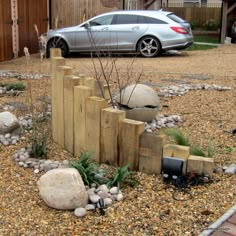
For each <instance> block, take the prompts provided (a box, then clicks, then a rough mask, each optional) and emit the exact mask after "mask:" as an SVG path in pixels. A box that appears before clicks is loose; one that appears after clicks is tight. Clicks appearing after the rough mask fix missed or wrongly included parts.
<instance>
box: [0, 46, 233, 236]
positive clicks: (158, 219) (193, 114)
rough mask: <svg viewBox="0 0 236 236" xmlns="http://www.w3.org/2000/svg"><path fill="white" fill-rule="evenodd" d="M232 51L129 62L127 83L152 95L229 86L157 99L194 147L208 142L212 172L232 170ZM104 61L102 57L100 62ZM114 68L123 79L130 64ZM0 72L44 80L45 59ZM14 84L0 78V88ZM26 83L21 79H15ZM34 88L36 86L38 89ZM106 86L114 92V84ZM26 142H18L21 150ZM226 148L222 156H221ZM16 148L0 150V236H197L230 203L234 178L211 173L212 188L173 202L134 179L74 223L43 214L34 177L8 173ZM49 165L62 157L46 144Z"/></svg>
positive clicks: (84, 67)
mask: <svg viewBox="0 0 236 236" xmlns="http://www.w3.org/2000/svg"><path fill="white" fill-rule="evenodd" d="M235 59H236V45H224V46H220V47H219V48H217V49H212V50H208V51H194V52H182V53H181V54H177V55H176V54H171V55H170V54H169V55H163V56H161V57H158V58H151V59H146V58H145V59H144V58H140V57H137V58H136V59H135V60H134V61H133V66H132V70H133V73H132V76H131V77H135V76H137V75H140V73H141V74H142V77H141V82H145V83H147V82H148V83H149V84H150V85H152V86H153V88H154V89H156V90H157V91H158V90H159V89H160V88H161V87H162V86H167V85H178V84H185V83H186V84H191V83H192V84H209V85H213V84H216V85H221V86H227V87H231V88H232V89H231V90H229V91H214V90H210V91H204V90H197V91H191V92H189V93H187V94H185V95H184V96H179V97H171V98H162V105H163V106H162V109H161V111H160V113H161V114H176V115H179V116H181V117H182V118H183V119H184V122H183V124H182V125H181V129H182V130H183V131H184V132H186V133H188V134H189V135H190V138H191V140H192V141H194V142H195V143H197V144H199V145H201V146H203V147H206V146H207V144H208V142H209V140H213V141H214V142H215V145H216V148H217V156H216V158H215V161H216V164H217V165H221V166H224V165H229V164H231V163H236V151H235V150H236V136H235V135H232V134H230V132H229V131H230V130H232V129H233V128H236V64H235ZM104 60H105V58H104ZM66 63H67V65H69V66H72V67H73V68H74V69H75V70H76V71H78V72H79V73H81V74H84V75H86V76H94V73H93V69H92V68H93V63H92V60H91V59H90V58H89V57H84V56H83V57H78V56H77V57H73V58H72V57H70V58H68V59H66ZM116 63H117V66H118V70H119V71H120V74H121V75H122V76H123V77H122V78H123V79H124V78H127V66H129V65H130V64H132V57H128V56H125V57H118V58H117V61H116ZM0 70H11V71H17V72H21V73H33V74H35V73H38V74H49V71H50V65H49V59H46V60H44V61H42V62H40V60H39V58H38V56H37V55H32V56H31V61H30V63H29V64H28V65H27V64H26V60H25V58H20V59H16V60H13V61H9V62H3V63H0ZM7 80H11V81H15V79H11V78H9V79H7V78H1V77H0V82H6V81H7ZM22 82H23V83H27V81H26V80H22ZM42 83H46V85H45V84H44V86H41V85H42V84H38V82H37V81H36V80H35V81H32V85H33V89H34V91H35V94H37V95H40V94H43V93H45V91H42V90H43V88H45V86H46V87H47V88H48V91H49V93H50V80H49V79H48V78H46V79H45V80H44V82H42ZM39 85H40V86H39ZM112 86H113V87H114V89H116V88H117V84H116V81H115V80H113V84H112ZM12 100H14V101H18V100H21V101H22V102H23V101H24V102H25V101H26V100H27V99H26V97H24V96H23V95H22V96H20V97H18V98H11V97H0V103H1V104H3V103H5V102H9V101H12ZM25 144H26V143H24V142H22V143H21V146H24V145H25ZM227 147H233V148H234V151H232V152H230V153H227V152H226V151H225V149H226V148H227ZM18 149H19V146H17V147H16V146H14V147H7V148H5V147H2V146H0V151H1V154H0V235H1V236H2V235H3V236H5V235H10V236H11V235H12V236H13V235H27V236H29V235H32V236H33V235H37V236H38V235H40V236H41V235H42V236H43V235H48V236H49V235H52V236H54V235H61V236H62V235H63V236H64V235H66V236H67V235H68V236H69V235H72V236H73V235H122V236H123V235H148V236H149V235H157V236H159V235H160V236H161V235H163V236H167V235H169V236H172V235H176V236H180V235H181V236H182V235H183V236H184V235H189V236H190V235H191V236H192V235H198V234H199V233H200V232H201V231H203V230H204V229H205V228H206V227H207V226H209V225H211V224H212V223H213V222H214V221H215V220H216V219H218V218H219V217H220V216H221V215H222V214H223V213H224V212H226V211H227V209H229V208H230V207H232V206H233V205H234V204H236V185H235V183H236V178H235V176H230V177H229V176H226V175H224V174H222V173H218V174H214V182H213V183H212V184H210V185H207V186H199V187H194V188H193V189H192V190H191V191H192V194H193V199H190V200H188V201H175V200H174V199H173V198H172V193H173V189H172V188H168V187H166V186H165V185H164V184H163V183H162V180H161V178H160V176H153V175H145V174H142V173H137V178H138V179H139V181H140V183H141V184H140V185H139V187H138V188H136V189H129V188H128V189H124V191H123V192H124V194H125V199H124V201H122V202H117V203H115V204H113V205H112V206H111V207H110V208H108V209H107V211H106V214H105V216H100V215H99V213H98V212H97V213H92V214H89V215H87V216H86V217H84V218H82V219H80V218H76V217H75V216H74V215H73V212H70V211H65V212H63V211H57V210H54V209H50V208H48V207H47V206H46V205H45V204H44V202H43V201H42V200H41V199H40V198H39V194H38V189H37V185H36V182H37V180H38V178H39V175H36V174H33V172H32V170H28V169H27V170H25V169H23V168H20V167H18V166H16V164H15V163H14V162H13V161H12V160H11V156H12V154H13V153H14V152H15V151H16V150H18ZM49 149H50V150H49V154H50V156H49V158H52V159H58V160H60V159H63V158H65V157H66V156H67V154H66V153H65V152H63V150H61V149H60V147H58V146H57V145H55V144H52V143H50V148H49Z"/></svg>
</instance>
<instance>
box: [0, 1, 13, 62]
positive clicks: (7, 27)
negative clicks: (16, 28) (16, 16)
mask: <svg viewBox="0 0 236 236" xmlns="http://www.w3.org/2000/svg"><path fill="white" fill-rule="evenodd" d="M12 57H13V50H12V19H11V0H0V61H5V60H10V59H12Z"/></svg>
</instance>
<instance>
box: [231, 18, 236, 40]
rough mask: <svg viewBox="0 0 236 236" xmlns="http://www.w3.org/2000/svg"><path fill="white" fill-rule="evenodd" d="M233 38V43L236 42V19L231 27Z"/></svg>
mask: <svg viewBox="0 0 236 236" xmlns="http://www.w3.org/2000/svg"><path fill="white" fill-rule="evenodd" d="M231 38H232V43H236V21H234V22H233V24H232V27H231Z"/></svg>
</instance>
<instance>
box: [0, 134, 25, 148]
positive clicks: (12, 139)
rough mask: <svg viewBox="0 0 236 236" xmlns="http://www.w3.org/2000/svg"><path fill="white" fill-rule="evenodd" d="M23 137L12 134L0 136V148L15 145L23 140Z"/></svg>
mask: <svg viewBox="0 0 236 236" xmlns="http://www.w3.org/2000/svg"><path fill="white" fill-rule="evenodd" d="M24 138H25V137H20V136H19V135H14V134H10V133H8V134H4V135H3V134H0V146H1V145H4V146H9V145H16V144H17V143H18V142H19V141H20V140H23V139H24Z"/></svg>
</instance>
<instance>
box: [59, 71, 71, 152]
mask: <svg viewBox="0 0 236 236" xmlns="http://www.w3.org/2000/svg"><path fill="white" fill-rule="evenodd" d="M67 75H72V67H69V66H58V67H57V73H56V80H57V82H56V94H57V96H56V120H55V122H56V127H55V128H56V129H57V143H58V144H60V145H61V146H62V147H64V144H65V136H64V135H65V133H64V77H65V76H67Z"/></svg>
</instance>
